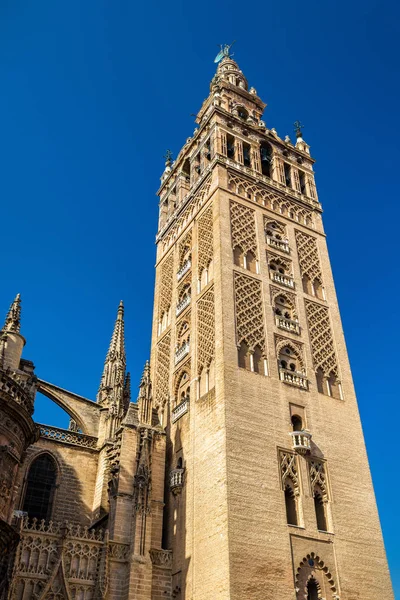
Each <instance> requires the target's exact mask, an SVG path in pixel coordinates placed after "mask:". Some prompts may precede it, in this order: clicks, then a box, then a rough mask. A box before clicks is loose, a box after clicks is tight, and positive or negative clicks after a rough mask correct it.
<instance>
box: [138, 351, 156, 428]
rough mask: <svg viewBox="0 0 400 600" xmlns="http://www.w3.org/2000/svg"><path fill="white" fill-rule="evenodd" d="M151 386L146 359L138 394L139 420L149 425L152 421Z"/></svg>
mask: <svg viewBox="0 0 400 600" xmlns="http://www.w3.org/2000/svg"><path fill="white" fill-rule="evenodd" d="M151 387H152V386H151V373H150V363H149V361H148V360H146V364H145V365H144V369H143V375H142V379H141V380H140V384H139V395H138V406H139V421H140V422H141V423H145V424H146V425H151V422H152V409H153V394H152V389H151Z"/></svg>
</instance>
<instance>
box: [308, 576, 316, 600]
mask: <svg viewBox="0 0 400 600" xmlns="http://www.w3.org/2000/svg"><path fill="white" fill-rule="evenodd" d="M307 600H318V586H317V582H316V581H315V579H310V581H309V582H308V583H307Z"/></svg>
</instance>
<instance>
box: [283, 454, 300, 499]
mask: <svg viewBox="0 0 400 600" xmlns="http://www.w3.org/2000/svg"><path fill="white" fill-rule="evenodd" d="M279 464H280V471H281V485H282V489H283V490H284V489H285V485H286V480H287V479H290V480H291V482H292V484H293V488H294V491H295V493H296V494H300V483H299V470H298V467H297V456H296V454H294V452H286V451H284V450H280V451H279Z"/></svg>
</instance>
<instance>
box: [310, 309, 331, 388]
mask: <svg viewBox="0 0 400 600" xmlns="http://www.w3.org/2000/svg"><path fill="white" fill-rule="evenodd" d="M305 305H306V314H307V322H308V330H309V333H310V341H311V354H312V358H313V364H314V370H315V371H317V369H322V371H323V373H324V375H325V377H329V375H330V374H331V373H334V374H335V375H336V376H338V363H337V359H336V352H335V347H334V344H333V337H332V330H331V325H330V320H329V310H328V308H327V307H326V306H321V305H320V304H316V303H315V302H310V301H308V300H306V301H305Z"/></svg>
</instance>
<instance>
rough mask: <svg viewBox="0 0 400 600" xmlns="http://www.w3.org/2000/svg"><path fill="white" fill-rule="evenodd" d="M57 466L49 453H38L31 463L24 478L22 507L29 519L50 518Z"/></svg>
mask: <svg viewBox="0 0 400 600" xmlns="http://www.w3.org/2000/svg"><path fill="white" fill-rule="evenodd" d="M56 479H57V467H56V463H55V461H54V459H53V458H52V457H51V456H50V455H49V454H40V455H39V456H38V457H37V458H36V459H35V460H34V461H33V462H32V464H31V466H30V468H29V471H28V477H27V480H26V492H25V498H24V505H23V509H22V510H24V511H25V512H27V513H28V516H29V518H30V519H39V520H42V519H45V520H49V519H50V518H51V513H52V509H53V498H54V491H55V486H56Z"/></svg>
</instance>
